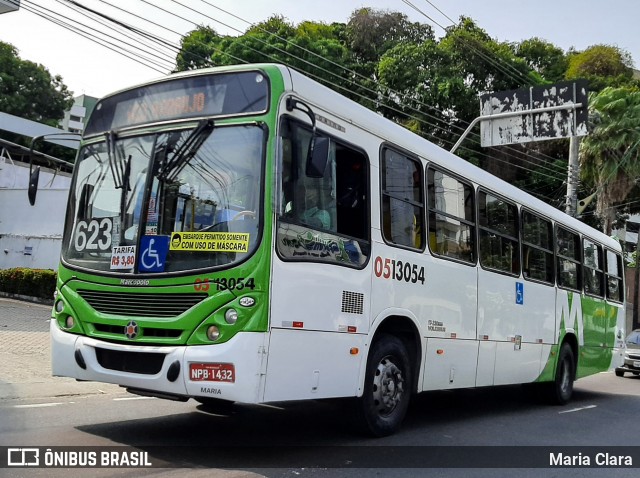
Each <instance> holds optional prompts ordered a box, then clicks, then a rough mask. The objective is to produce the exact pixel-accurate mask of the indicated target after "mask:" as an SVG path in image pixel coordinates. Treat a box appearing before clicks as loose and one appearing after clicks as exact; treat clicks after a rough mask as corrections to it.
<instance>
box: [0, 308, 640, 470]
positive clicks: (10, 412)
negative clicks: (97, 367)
mask: <svg viewBox="0 0 640 478" xmlns="http://www.w3.org/2000/svg"><path fill="white" fill-rule="evenodd" d="M48 313H49V310H48V308H47V307H42V306H34V305H30V304H24V303H18V302H11V301H6V300H3V299H0V447H2V446H5V447H16V446H23V447H24V446H31V447H33V446H42V447H60V446H69V447H76V448H77V447H86V446H89V447H98V448H96V449H98V450H100V449H109V448H105V447H110V446H119V447H122V446H124V447H125V448H124V449H125V450H141V451H144V452H146V453H147V454H148V456H149V459H150V460H151V462H152V463H153V464H154V465H155V466H162V468H151V469H114V468H106V469H91V470H86V469H77V470H60V469H58V470H53V469H43V468H39V469H30V470H20V469H6V468H5V469H1V468H0V476H43V477H44V476H65V477H75V476H78V477H80V476H88V475H91V476H131V477H133V476H162V477H164V476H167V477H168V476H178V475H179V476H200V475H201V474H202V475H203V476H204V474H205V473H206V476H225V477H226V476H230V477H245V476H255V475H256V474H257V475H262V476H267V477H274V478H275V477H299V476H301V475H303V476H313V477H359V476H363V475H365V474H366V475H372V476H385V477H391V476H393V477H395V476H397V477H409V476H416V475H421V474H422V475H429V476H443V477H469V476H483V477H484V476H486V477H489V476H491V477H493V476H505V477H506V476H509V477H512V476H513V475H514V474H516V475H518V476H519V477H538V476H563V477H564V476H575V477H582V476H594V477H595V476H598V477H599V476H633V477H634V478H635V477H637V467H638V466H640V455H639V456H638V457H637V459H636V460H635V462H634V467H633V468H624V467H623V468H602V467H599V468H585V467H581V466H579V465H578V466H576V467H556V468H553V469H550V468H528V467H527V466H530V464H531V460H533V463H537V461H536V460H537V458H536V456H538V455H537V454H539V453H542V454H545V453H546V454H548V449H547V448H540V447H553V448H552V450H556V451H559V450H568V451H569V452H574V453H575V454H577V453H583V455H582V456H585V455H587V454H595V453H597V452H609V451H612V452H613V453H615V454H618V452H619V453H627V452H629V449H627V448H624V447H626V446H633V447H635V446H636V445H637V444H638V439H637V427H635V422H636V421H637V420H636V417H638V416H640V400H639V399H638V398H639V395H640V378H638V377H632V376H627V377H625V378H618V377H615V375H614V374H613V373H603V374H598V375H596V376H593V377H588V378H586V379H582V380H579V381H578V382H576V389H575V396H574V399H573V400H572V402H571V403H570V404H569V405H567V406H565V407H557V406H548V405H543V404H540V403H539V402H537V401H535V400H533V399H532V398H531V397H529V396H528V395H527V393H526V392H525V391H524V390H523V389H522V388H521V387H519V386H515V387H498V388H492V389H476V390H459V391H447V392H429V393H425V394H422V395H420V396H418V397H416V399H415V400H414V401H413V403H412V405H411V407H410V409H409V413H408V417H407V420H406V422H405V426H404V427H403V429H402V430H401V431H400V432H399V433H398V434H396V435H394V436H391V437H387V438H383V439H370V438H368V437H365V436H363V435H361V434H360V433H359V432H358V431H357V430H356V428H355V426H354V421H353V419H352V408H351V404H350V403H349V402H348V401H315V402H304V403H303V402H296V403H286V404H274V405H269V406H237V407H235V408H234V409H233V410H232V411H231V413H229V414H228V415H225V416H221V415H213V414H210V413H207V412H206V411H205V410H204V409H202V408H201V407H199V406H198V404H197V403H196V402H194V401H189V402H187V403H178V402H169V401H164V400H158V399H150V398H143V397H137V396H134V395H130V394H128V393H126V392H125V391H123V390H122V389H120V388H118V387H115V386H111V385H104V384H92V383H76V382H74V381H71V380H68V379H60V378H52V377H50V376H48V375H47V369H48V370H49V371H50V367H49V364H48V355H47V354H48V350H47V347H48V345H47V344H48V338H47V332H46V331H47V326H48V324H47V322H46V321H47V318H48ZM18 316H19V317H20V318H17V317H18ZM27 329H28V330H27ZM9 334H13V335H11V337H9ZM21 341H22V342H21ZM25 341H26V342H25ZM38 344H39V345H38ZM9 359H10V360H9ZM488 447H492V448H488ZM566 447H579V448H573V449H567V448H566ZM83 449H84V448H83ZM631 452H633V453H635V454H640V450H639V449H638V448H633V449H631ZM545 456H546V455H545ZM483 458H485V459H486V460H487V463H489V465H487V464H484V465H483V464H482V460H483ZM634 458H636V456H635V455H634ZM443 460H444V461H443ZM502 460H504V462H505V463H509V464H510V465H509V466H513V464H514V463H515V464H516V466H515V467H514V468H516V469H514V468H502V466H504V465H503V464H502ZM520 460H521V461H520ZM545 460H546V458H545ZM442 463H444V464H445V465H446V466H444V465H442ZM520 463H521V465H520ZM434 464H435V465H434ZM434 466H442V467H434ZM463 466H467V467H470V468H459V467H463ZM486 466H491V467H492V468H487V467H486ZM533 466H541V465H536V464H534V465H533ZM88 471H89V473H88Z"/></svg>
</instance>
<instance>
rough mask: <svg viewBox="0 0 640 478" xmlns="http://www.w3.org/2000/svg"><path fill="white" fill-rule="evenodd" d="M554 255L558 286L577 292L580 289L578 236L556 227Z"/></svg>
mask: <svg viewBox="0 0 640 478" xmlns="http://www.w3.org/2000/svg"><path fill="white" fill-rule="evenodd" d="M556 255H557V257H558V285H559V286H560V287H564V288H565V289H572V290H575V291H579V290H580V289H581V288H582V263H581V262H582V261H581V260H580V236H578V235H577V234H574V233H573V232H570V231H567V230H566V229H563V228H562V227H558V231H557V233H556Z"/></svg>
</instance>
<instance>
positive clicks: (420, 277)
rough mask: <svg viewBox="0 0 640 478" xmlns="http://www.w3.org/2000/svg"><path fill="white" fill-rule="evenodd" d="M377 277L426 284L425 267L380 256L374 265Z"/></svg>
mask: <svg viewBox="0 0 640 478" xmlns="http://www.w3.org/2000/svg"><path fill="white" fill-rule="evenodd" d="M373 271H374V273H375V275H376V277H382V278H383V279H395V280H397V281H401V282H402V281H404V282H411V283H413V284H416V283H418V282H420V283H421V284H424V280H425V278H424V266H418V265H417V264H412V263H411V262H403V261H397V260H395V259H389V258H385V259H383V258H382V257H380V256H378V257H376V260H375V262H374V265H373Z"/></svg>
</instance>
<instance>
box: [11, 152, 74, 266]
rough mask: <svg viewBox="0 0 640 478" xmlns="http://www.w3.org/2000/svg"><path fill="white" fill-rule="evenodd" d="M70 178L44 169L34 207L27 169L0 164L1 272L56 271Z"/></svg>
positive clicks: (18, 164)
mask: <svg viewBox="0 0 640 478" xmlns="http://www.w3.org/2000/svg"><path fill="white" fill-rule="evenodd" d="M70 183H71V178H70V176H69V175H68V174H61V173H58V174H57V175H55V178H54V171H51V170H46V169H43V170H42V172H41V173H40V182H39V189H38V194H37V197H36V204H35V206H31V205H30V204H29V200H28V198H27V186H28V184H29V168H28V165H24V164H21V163H15V164H14V163H11V162H9V161H3V162H1V163H0V269H10V268H12V267H28V268H32V269H54V270H55V269H57V268H58V262H59V260H60V248H61V244H62V231H63V226H64V213H65V207H66V204H67V198H68V195H69V185H70Z"/></svg>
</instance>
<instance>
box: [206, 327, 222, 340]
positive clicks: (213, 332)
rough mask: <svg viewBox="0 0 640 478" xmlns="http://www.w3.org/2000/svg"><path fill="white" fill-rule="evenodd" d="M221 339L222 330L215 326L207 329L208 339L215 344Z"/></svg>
mask: <svg viewBox="0 0 640 478" xmlns="http://www.w3.org/2000/svg"><path fill="white" fill-rule="evenodd" d="M219 337H220V329H219V328H218V327H217V326H215V325H210V326H209V328H208V329H207V338H208V339H209V340H211V341H212V342H215V341H216V340H218V338H219Z"/></svg>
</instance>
